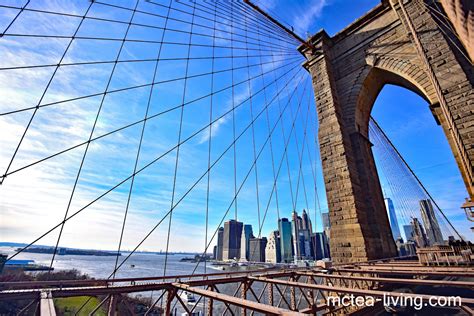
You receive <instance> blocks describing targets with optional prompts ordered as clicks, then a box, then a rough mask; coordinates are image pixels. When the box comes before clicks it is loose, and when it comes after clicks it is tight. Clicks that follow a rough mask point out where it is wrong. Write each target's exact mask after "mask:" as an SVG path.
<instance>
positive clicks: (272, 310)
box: [173, 283, 303, 316]
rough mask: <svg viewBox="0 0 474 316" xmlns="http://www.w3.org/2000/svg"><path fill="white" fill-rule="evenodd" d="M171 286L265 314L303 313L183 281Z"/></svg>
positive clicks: (289, 314)
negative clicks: (192, 285)
mask: <svg viewBox="0 0 474 316" xmlns="http://www.w3.org/2000/svg"><path fill="white" fill-rule="evenodd" d="M173 286H174V287H175V288H177V289H180V290H183V291H188V292H191V293H194V294H197V295H202V296H205V297H208V298H213V299H215V300H218V301H221V302H225V303H228V304H231V305H234V306H237V307H241V308H247V309H251V310H253V311H256V312H259V313H264V314H266V315H288V316H291V315H294V316H296V315H303V314H302V313H298V312H292V311H289V310H287V309H282V308H277V307H274V306H269V305H266V304H261V303H257V302H254V301H249V300H246V299H242V298H237V297H233V296H230V295H226V294H221V293H217V292H215V291H208V290H204V289H200V288H196V287H191V286H189V285H187V284H183V283H173Z"/></svg>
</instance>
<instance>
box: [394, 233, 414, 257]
mask: <svg viewBox="0 0 474 316" xmlns="http://www.w3.org/2000/svg"><path fill="white" fill-rule="evenodd" d="M395 245H396V246H397V250H398V255H399V256H400V257H405V256H414V255H416V248H415V243H414V242H413V241H407V242H406V243H405V242H403V238H402V237H399V238H397V240H396V241H395Z"/></svg>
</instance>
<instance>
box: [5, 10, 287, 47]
mask: <svg viewBox="0 0 474 316" xmlns="http://www.w3.org/2000/svg"><path fill="white" fill-rule="evenodd" d="M94 3H95V4H97V2H96V1H94ZM102 4H103V3H102ZM110 6H112V5H110ZM114 7H119V6H114ZM0 8H10V9H11V8H14V9H17V8H19V7H14V6H7V5H0ZM130 10H132V9H130ZM25 11H28V12H35V13H41V14H49V15H58V16H62V17H70V18H77V19H83V16H81V15H78V14H73V13H65V12H56V11H50V10H42V9H31V8H28V9H25ZM136 12H138V10H136ZM85 19H87V20H93V21H99V22H105V23H115V24H123V25H131V26H134V27H142V28H149V29H156V30H163V27H161V26H158V25H151V24H143V23H136V22H128V21H121V20H115V19H110V18H100V17H94V16H87V17H85ZM176 20H177V21H179V22H182V23H188V22H187V21H185V20H179V19H176ZM200 26H201V27H202V28H203V29H210V28H209V26H207V25H203V24H200ZM168 31H173V32H177V33H188V32H187V31H186V30H182V29H173V28H168ZM196 35H198V36H203V37H211V36H210V35H208V34H205V33H196ZM2 36H24V37H58V38H68V36H61V35H50V36H48V35H40V34H17V33H6V32H4V33H3V34H2ZM77 39H103V40H117V41H120V39H115V38H110V37H96V38H92V37H77ZM221 39H223V40H228V39H226V38H224V37H222V38H221ZM129 41H132V40H129ZM143 42H148V43H155V42H154V41H143ZM236 42H239V40H237V41H236ZM268 43H269V44H271V43H270V42H268ZM176 44H178V43H176ZM254 45H257V44H255V43H254ZM267 47H268V48H269V49H271V48H272V46H267ZM280 48H285V49H289V46H287V47H284V46H280Z"/></svg>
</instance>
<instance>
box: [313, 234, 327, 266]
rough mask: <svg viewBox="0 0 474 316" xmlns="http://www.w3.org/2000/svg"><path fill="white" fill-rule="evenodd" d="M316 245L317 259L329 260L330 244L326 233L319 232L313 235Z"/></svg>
mask: <svg viewBox="0 0 474 316" xmlns="http://www.w3.org/2000/svg"><path fill="white" fill-rule="evenodd" d="M312 238H313V242H314V245H315V248H316V249H315V259H316V260H321V259H324V258H329V257H330V254H329V243H328V239H327V236H326V233H325V232H317V233H314V234H313V235H312Z"/></svg>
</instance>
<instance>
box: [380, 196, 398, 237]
mask: <svg viewBox="0 0 474 316" xmlns="http://www.w3.org/2000/svg"><path fill="white" fill-rule="evenodd" d="M384 202H385V208H386V209H387V212H388V221H389V222H390V228H391V230H392V237H393V240H395V241H396V240H397V239H398V238H400V237H402V234H401V233H400V227H399V226H398V219H397V213H395V207H394V206H393V202H392V199H390V198H386V199H384Z"/></svg>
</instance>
